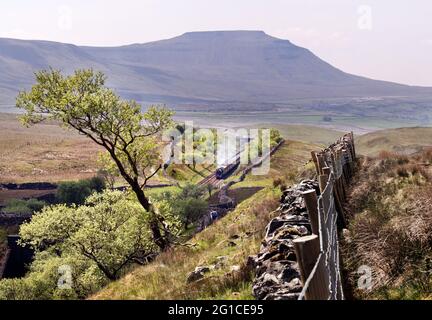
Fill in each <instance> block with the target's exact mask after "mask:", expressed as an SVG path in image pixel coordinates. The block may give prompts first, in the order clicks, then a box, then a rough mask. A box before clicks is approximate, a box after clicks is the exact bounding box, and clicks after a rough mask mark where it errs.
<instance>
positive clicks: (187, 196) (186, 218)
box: [155, 183, 208, 229]
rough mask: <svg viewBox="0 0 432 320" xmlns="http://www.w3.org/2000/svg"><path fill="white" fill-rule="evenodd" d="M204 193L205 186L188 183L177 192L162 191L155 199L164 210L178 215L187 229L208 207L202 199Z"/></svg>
mask: <svg viewBox="0 0 432 320" xmlns="http://www.w3.org/2000/svg"><path fill="white" fill-rule="evenodd" d="M205 194H206V189H205V187H202V186H198V185H195V184H190V183H188V184H186V185H185V186H184V187H183V188H182V190H181V191H180V192H179V193H175V194H174V193H172V192H169V191H167V192H163V193H161V194H160V195H158V196H156V197H155V201H156V203H158V204H159V206H162V207H163V208H165V212H170V213H171V214H172V215H173V216H175V217H178V218H179V219H180V220H181V222H182V223H183V227H184V229H187V227H188V226H189V224H190V223H192V222H195V221H196V220H197V219H198V218H200V217H201V216H202V215H203V214H205V212H206V210H207V208H208V204H207V201H205V200H204V199H202V197H203V196H204V195H205Z"/></svg>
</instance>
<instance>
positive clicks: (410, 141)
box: [356, 127, 432, 156]
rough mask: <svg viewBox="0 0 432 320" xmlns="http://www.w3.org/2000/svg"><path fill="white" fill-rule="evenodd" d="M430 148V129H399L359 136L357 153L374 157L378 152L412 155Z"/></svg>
mask: <svg viewBox="0 0 432 320" xmlns="http://www.w3.org/2000/svg"><path fill="white" fill-rule="evenodd" d="M430 147H432V128H420V127H414V128H399V129H389V130H380V131H375V132H372V133H368V134H365V135H362V136H359V137H358V138H357V141H356V148H357V152H358V153H360V154H363V155H368V156H376V155H378V154H379V152H380V151H383V150H384V151H390V152H396V153H400V154H408V155H409V154H413V153H417V152H420V151H421V150H423V149H424V148H430Z"/></svg>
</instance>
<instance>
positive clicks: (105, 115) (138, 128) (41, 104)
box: [16, 69, 174, 249]
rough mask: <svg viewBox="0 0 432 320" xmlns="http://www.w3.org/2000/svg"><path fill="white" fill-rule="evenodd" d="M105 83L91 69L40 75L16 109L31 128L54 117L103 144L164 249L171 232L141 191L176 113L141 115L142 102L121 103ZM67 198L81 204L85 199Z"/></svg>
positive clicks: (158, 160)
mask: <svg viewBox="0 0 432 320" xmlns="http://www.w3.org/2000/svg"><path fill="white" fill-rule="evenodd" d="M105 80H106V77H105V76H104V75H103V74H102V73H101V72H94V71H93V70H91V69H90V70H78V71H75V73H74V74H73V75H70V76H63V75H62V74H61V72H60V71H57V70H45V71H41V72H38V73H36V84H35V85H34V86H33V87H32V88H31V90H30V91H28V92H21V93H20V94H19V95H18V97H17V99H16V106H17V107H18V108H20V109H24V111H25V113H24V115H22V116H21V121H22V122H23V124H24V125H32V124H37V123H40V122H42V121H44V120H46V119H52V120H55V121H58V122H60V123H61V124H62V125H63V126H64V127H66V128H71V129H74V130H76V131H78V132H79V133H80V134H82V135H85V136H86V137H88V138H89V139H91V140H93V142H95V143H96V144H98V145H100V146H102V147H103V148H104V149H105V150H106V152H107V153H108V154H109V156H110V158H111V160H112V163H113V164H115V166H116V167H117V169H118V171H119V174H120V175H121V176H122V177H123V178H124V179H125V181H126V182H127V183H128V184H129V185H130V186H131V189H132V191H133V192H134V193H135V195H136V197H137V199H138V201H139V203H140V204H141V206H142V207H143V209H144V210H145V212H147V213H148V214H149V215H150V216H151V218H152V221H151V224H150V226H149V227H150V228H151V230H152V233H153V238H154V240H155V242H156V243H157V245H158V246H159V247H160V248H161V249H165V248H167V247H168V243H167V241H166V239H165V238H166V236H168V234H169V230H166V228H165V227H164V226H163V222H162V219H161V217H159V215H158V213H157V212H155V211H154V210H153V207H152V206H151V204H150V202H149V201H148V198H147V197H146V195H145V194H144V191H143V188H144V186H145V185H146V184H147V182H148V181H149V179H151V178H152V177H153V176H154V175H155V174H156V173H157V172H158V171H159V170H160V169H161V167H162V165H161V163H162V161H161V160H162V159H161V158H162V157H161V147H162V143H161V139H160V138H161V134H162V132H163V131H164V130H166V129H169V128H171V127H172V126H173V124H174V123H173V121H172V115H173V112H172V111H170V110H168V109H166V108H158V107H155V106H152V107H150V108H148V109H147V111H146V112H145V113H143V112H141V106H140V105H139V104H138V103H136V102H135V101H125V100H121V99H120V97H119V96H118V95H116V94H115V93H114V91H112V90H111V89H109V88H107V87H105ZM84 191H87V190H85V188H84ZM66 200H67V201H68V202H69V203H70V202H75V203H77V202H79V201H78V200H82V199H66Z"/></svg>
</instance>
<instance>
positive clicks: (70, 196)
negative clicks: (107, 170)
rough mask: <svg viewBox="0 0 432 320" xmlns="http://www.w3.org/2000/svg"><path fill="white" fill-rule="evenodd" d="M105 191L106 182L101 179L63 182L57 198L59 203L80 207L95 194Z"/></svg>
mask: <svg viewBox="0 0 432 320" xmlns="http://www.w3.org/2000/svg"><path fill="white" fill-rule="evenodd" d="M103 189H105V181H104V180H103V178H101V177H94V178H91V179H84V180H79V181H67V182H61V183H60V184H59V186H58V189H57V194H56V198H57V201H58V202H59V203H65V204H68V205H72V204H77V205H79V204H83V203H84V202H85V199H86V198H87V197H88V196H90V195H91V194H92V193H93V192H101V191H102V190H103Z"/></svg>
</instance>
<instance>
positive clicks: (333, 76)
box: [0, 31, 432, 105]
mask: <svg viewBox="0 0 432 320" xmlns="http://www.w3.org/2000/svg"><path fill="white" fill-rule="evenodd" d="M49 66H51V67H53V68H60V69H62V70H63V71H65V72H67V73H68V72H71V71H72V70H74V69H77V68H88V67H93V68H94V69H97V70H101V71H103V72H105V73H106V74H107V75H108V76H109V84H110V85H111V86H112V87H114V88H115V89H117V90H118V92H119V93H120V94H121V95H122V96H124V97H128V98H134V99H136V100H139V101H146V102H152V101H155V102H164V103H182V102H194V103H199V102H205V101H207V102H209V101H213V102H215V101H243V102H260V103H261V102H287V101H290V100H291V99H295V98H326V97H327V98H329V97H370V96H406V95H408V96H409V95H419V94H431V93H432V89H430V88H421V87H410V86H405V85H399V84H394V83H390V82H384V81H375V80H370V79H366V78H363V77H358V76H354V75H350V74H347V73H345V72H342V71H341V70H339V69H337V68H335V67H333V66H331V65H330V64H328V63H326V62H324V61H323V60H321V59H319V58H318V57H317V56H315V55H314V54H313V53H312V52H310V51H309V50H307V49H305V48H301V47H298V46H296V45H294V44H292V43H291V42H290V41H288V40H282V39H277V38H274V37H271V36H269V35H267V34H265V33H264V32H262V31H215V32H190V33H186V34H183V35H181V36H178V37H175V38H172V39H168V40H162V41H156V42H151V43H145V44H134V45H128V46H121V47H102V48H96V47H79V46H75V45H71V44H62V43H55V42H47V41H24V40H14V39H0V104H3V105H6V104H12V103H13V99H14V97H15V96H16V93H17V92H18V91H19V90H22V89H24V88H28V86H29V85H30V83H32V82H33V73H34V72H35V71H37V70H40V69H43V68H48V67H49Z"/></svg>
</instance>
